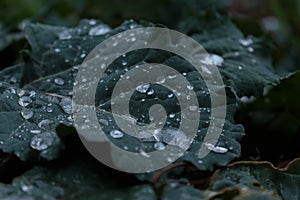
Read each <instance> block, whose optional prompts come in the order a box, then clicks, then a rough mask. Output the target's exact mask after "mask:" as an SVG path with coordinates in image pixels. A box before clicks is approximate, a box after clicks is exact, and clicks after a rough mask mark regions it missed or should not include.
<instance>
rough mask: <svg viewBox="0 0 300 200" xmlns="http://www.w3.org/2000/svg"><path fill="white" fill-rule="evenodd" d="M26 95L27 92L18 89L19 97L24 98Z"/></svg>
mask: <svg viewBox="0 0 300 200" xmlns="http://www.w3.org/2000/svg"><path fill="white" fill-rule="evenodd" d="M25 93H26V92H25V90H22V89H18V90H17V95H18V96H19V97H22V96H24V95H25Z"/></svg>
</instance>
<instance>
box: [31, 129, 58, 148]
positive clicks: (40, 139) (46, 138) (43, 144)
mask: <svg viewBox="0 0 300 200" xmlns="http://www.w3.org/2000/svg"><path fill="white" fill-rule="evenodd" d="M54 135H55V133H53V132H44V133H41V134H39V135H35V136H33V137H32V139H31V142H30V146H31V148H33V149H35V150H38V151H43V150H45V149H47V148H49V146H51V145H52V144H53V142H54V139H55V138H54Z"/></svg>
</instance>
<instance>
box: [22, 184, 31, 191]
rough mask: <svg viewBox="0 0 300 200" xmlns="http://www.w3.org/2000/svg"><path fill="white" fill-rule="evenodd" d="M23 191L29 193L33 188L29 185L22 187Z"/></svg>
mask: <svg viewBox="0 0 300 200" xmlns="http://www.w3.org/2000/svg"><path fill="white" fill-rule="evenodd" d="M21 189H22V191H23V192H29V191H30V190H32V187H31V186H28V185H22V187H21Z"/></svg>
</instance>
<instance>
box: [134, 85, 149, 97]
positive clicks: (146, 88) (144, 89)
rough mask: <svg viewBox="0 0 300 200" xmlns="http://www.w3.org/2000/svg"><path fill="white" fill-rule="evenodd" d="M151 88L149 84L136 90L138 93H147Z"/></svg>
mask: <svg viewBox="0 0 300 200" xmlns="http://www.w3.org/2000/svg"><path fill="white" fill-rule="evenodd" d="M149 88H150V84H149V83H147V84H142V85H139V86H137V87H136V88H135V90H136V91H138V92H139V93H142V94H143V93H146V92H147V90H148V89H149Z"/></svg>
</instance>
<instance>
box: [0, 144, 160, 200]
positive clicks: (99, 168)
mask: <svg viewBox="0 0 300 200" xmlns="http://www.w3.org/2000/svg"><path fill="white" fill-rule="evenodd" d="M80 150H81V151H82V149H80ZM123 176H124V174H123V175H120V174H119V173H118V172H116V171H113V170H111V169H108V168H107V167H104V166H103V165H101V164H99V162H98V161H96V160H94V159H92V158H91V156H90V155H86V154H82V153H78V152H76V155H74V154H73V155H69V156H68V158H64V160H60V162H54V163H52V164H49V165H48V167H47V168H45V167H34V168H33V169H31V170H29V171H27V172H25V174H23V175H21V176H19V177H17V178H15V179H14V180H13V181H12V183H11V184H3V183H1V184H0V191H1V193H0V198H1V199H43V200H50V199H51V200H52V199H137V200H139V199H140V200H142V199H143V200H144V199H146V200H154V199H156V194H155V193H154V191H153V189H152V188H151V186H150V185H147V184H141V185H132V184H130V185H129V184H128V183H126V182H125V181H124V179H119V178H125V177H123Z"/></svg>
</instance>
